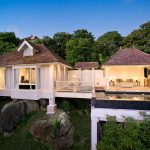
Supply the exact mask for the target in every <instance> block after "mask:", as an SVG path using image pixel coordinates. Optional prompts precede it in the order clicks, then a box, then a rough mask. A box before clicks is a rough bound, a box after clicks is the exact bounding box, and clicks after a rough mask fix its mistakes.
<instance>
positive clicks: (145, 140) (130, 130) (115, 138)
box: [97, 116, 150, 150]
mask: <svg viewBox="0 0 150 150" xmlns="http://www.w3.org/2000/svg"><path fill="white" fill-rule="evenodd" d="M149 135H150V117H149V116H145V117H144V120H143V121H142V122H141V121H136V120H134V119H132V118H125V123H124V126H122V124H119V123H117V121H116V118H115V117H108V121H107V123H106V124H105V125H104V126H103V134H102V139H101V141H100V142H99V143H98V144H97V150H149V148H150V136H149Z"/></svg>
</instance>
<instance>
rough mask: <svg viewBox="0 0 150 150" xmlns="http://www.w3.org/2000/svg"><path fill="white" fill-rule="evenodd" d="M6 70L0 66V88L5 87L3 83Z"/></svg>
mask: <svg viewBox="0 0 150 150" xmlns="http://www.w3.org/2000/svg"><path fill="white" fill-rule="evenodd" d="M5 72H6V70H5V68H0V89H5V87H6V83H5V80H6V78H5V74H6V73H5Z"/></svg>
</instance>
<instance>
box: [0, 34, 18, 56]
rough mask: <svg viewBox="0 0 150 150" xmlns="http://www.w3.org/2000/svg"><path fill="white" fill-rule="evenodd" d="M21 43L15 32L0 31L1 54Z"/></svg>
mask: <svg viewBox="0 0 150 150" xmlns="http://www.w3.org/2000/svg"><path fill="white" fill-rule="evenodd" d="M18 45H19V39H18V38H16V36H15V33H13V32H0V54H5V53H7V52H10V51H12V50H15V48H16V47H17V46H18Z"/></svg>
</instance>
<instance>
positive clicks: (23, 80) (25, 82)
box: [19, 68, 36, 90]
mask: <svg viewBox="0 0 150 150" xmlns="http://www.w3.org/2000/svg"><path fill="white" fill-rule="evenodd" d="M35 88H36V70H35V68H20V69H19V89H27V90H30V89H35Z"/></svg>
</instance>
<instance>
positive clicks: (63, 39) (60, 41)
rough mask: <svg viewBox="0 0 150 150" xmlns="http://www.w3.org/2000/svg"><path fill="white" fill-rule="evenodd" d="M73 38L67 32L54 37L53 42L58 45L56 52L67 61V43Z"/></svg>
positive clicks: (58, 33)
mask: <svg viewBox="0 0 150 150" xmlns="http://www.w3.org/2000/svg"><path fill="white" fill-rule="evenodd" d="M71 38H72V35H71V34H69V33H66V32H57V33H55V34H54V36H53V40H54V42H55V44H56V47H55V49H54V52H56V53H57V54H58V55H59V56H60V57H62V58H63V59H66V52H65V50H66V43H67V42H68V41H69V40H70V39H71Z"/></svg>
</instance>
